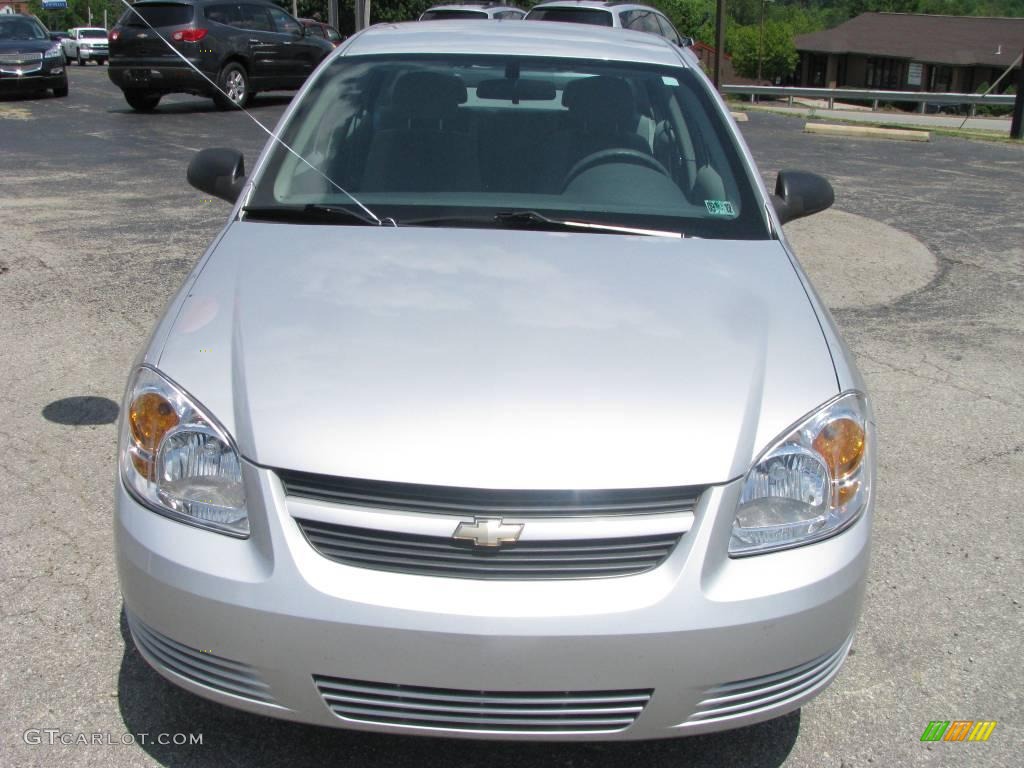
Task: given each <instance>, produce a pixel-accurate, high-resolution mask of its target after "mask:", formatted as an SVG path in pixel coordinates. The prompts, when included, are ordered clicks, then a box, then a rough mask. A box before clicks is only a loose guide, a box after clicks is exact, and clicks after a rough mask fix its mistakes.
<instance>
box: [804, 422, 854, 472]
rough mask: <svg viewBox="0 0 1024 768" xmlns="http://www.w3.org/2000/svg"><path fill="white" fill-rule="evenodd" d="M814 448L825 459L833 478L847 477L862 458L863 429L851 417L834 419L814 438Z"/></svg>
mask: <svg viewBox="0 0 1024 768" xmlns="http://www.w3.org/2000/svg"><path fill="white" fill-rule="evenodd" d="M814 450H816V451H817V452H818V453H819V454H821V457H822V458H823V459H824V460H825V464H826V465H827V466H828V468H829V471H830V472H831V473H832V479H833V480H840V479H842V478H844V477H848V476H849V475H850V474H852V473H853V472H855V471H856V469H857V467H859V466H860V462H861V460H862V459H863V458H864V430H863V428H862V427H861V426H860V424H858V423H857V422H855V421H854V420H853V419H836V420H835V421H831V422H829V423H828V424H826V425H825V426H824V427H823V428H822V430H821V432H819V433H818V436H817V437H816V438H814Z"/></svg>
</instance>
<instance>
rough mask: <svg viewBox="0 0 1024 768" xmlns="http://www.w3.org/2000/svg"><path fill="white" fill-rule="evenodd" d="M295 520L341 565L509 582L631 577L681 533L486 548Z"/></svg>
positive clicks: (655, 562) (654, 563)
mask: <svg viewBox="0 0 1024 768" xmlns="http://www.w3.org/2000/svg"><path fill="white" fill-rule="evenodd" d="M295 522H296V523H298V525H299V528H300V529H301V530H302V533H303V534H304V535H305V537H306V539H307V540H308V541H309V543H310V545H312V547H313V548H314V549H315V550H316V551H317V552H319V553H320V554H321V555H323V556H324V557H326V558H329V559H330V560H333V561H335V562H336V563H343V564H345V565H351V566H355V567H357V568H369V569H371V570H377V571H393V572H397V573H408V574H416V575H420V576H446V577H449V578H461V579H503V580H510V581H521V580H532V579H586V578H607V577H612V576H632V575H635V574H638V573H643V572H645V571H649V570H651V569H653V568H657V567H658V566H659V565H661V563H663V562H664V561H665V559H666V558H667V557H668V556H669V555H670V554H671V552H672V550H673V548H674V547H675V546H676V544H677V543H678V542H679V539H680V537H681V536H682V534H681V533H669V534H661V535H656V536H643V537H635V538H633V537H631V538H617V539H574V540H566V541H521V542H516V543H514V544H505V545H503V546H502V547H501V548H497V547H495V548H487V549H484V548H481V547H474V546H473V544H472V543H469V542H459V541H455V540H454V539H451V538H442V537H439V536H423V535H420V534H411V533H395V532H392V531H381V530H376V529H369V528H354V527H350V526H344V525H335V524H333V523H323V522H319V521H316V520H300V519H298V518H296V521H295Z"/></svg>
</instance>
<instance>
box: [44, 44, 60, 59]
mask: <svg viewBox="0 0 1024 768" xmlns="http://www.w3.org/2000/svg"><path fill="white" fill-rule="evenodd" d="M63 55H64V54H63V53H62V52H61V49H60V43H57V45H55V46H53V47H52V48H47V49H46V53H44V54H43V58H44V59H56V58H59V57H61V56H63Z"/></svg>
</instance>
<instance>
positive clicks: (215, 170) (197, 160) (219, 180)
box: [187, 147, 245, 203]
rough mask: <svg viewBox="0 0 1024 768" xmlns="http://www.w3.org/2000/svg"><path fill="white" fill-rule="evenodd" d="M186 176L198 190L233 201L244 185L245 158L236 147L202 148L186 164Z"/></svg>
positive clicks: (236, 198)
mask: <svg viewBox="0 0 1024 768" xmlns="http://www.w3.org/2000/svg"><path fill="white" fill-rule="evenodd" d="M187 178H188V183H189V184H191V185H192V186H193V187H195V188H196V189H198V190H199V191H200V192H206V193H207V194H209V195H213V196H214V197H219V198H220V199H221V200H227V201H228V202H229V203H233V202H235V201H236V200H238V195H239V194H241V192H242V187H244V186H245V158H244V157H243V156H242V153H241V152H239V151H238V150H237V149H226V148H223V147H217V148H214V149H202V150H200V151H199V152H196V154H195V157H193V158H192V162H190V163H189V164H188V174H187Z"/></svg>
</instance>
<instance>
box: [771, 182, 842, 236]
mask: <svg viewBox="0 0 1024 768" xmlns="http://www.w3.org/2000/svg"><path fill="white" fill-rule="evenodd" d="M835 199H836V195H835V192H833V191H832V185H831V184H829V183H828V179H825V178H823V177H821V176H819V175H818V174H816V173H808V172H807V171H779V177H778V179H776V181H775V194H774V195H773V196H772V205H773V206H774V207H775V213H777V214H778V216H779V221H781V222H782V223H783V224H785V223H786V222H787V221H792V220H793V219H799V218H801V217H803V216H810V215H811V214H812V213H818V212H820V211H824V210H825V209H826V208H828V207H829V206H830V205H832V203H834V202H835Z"/></svg>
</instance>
